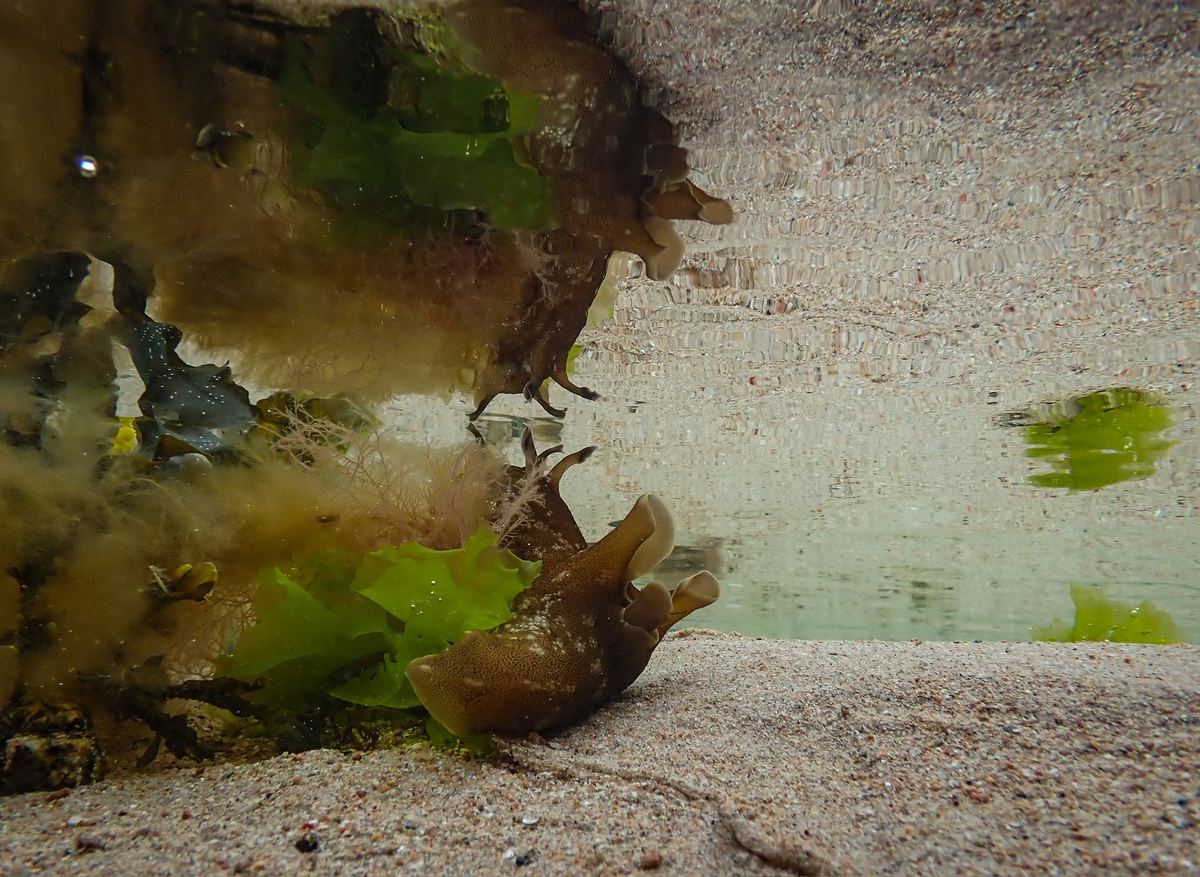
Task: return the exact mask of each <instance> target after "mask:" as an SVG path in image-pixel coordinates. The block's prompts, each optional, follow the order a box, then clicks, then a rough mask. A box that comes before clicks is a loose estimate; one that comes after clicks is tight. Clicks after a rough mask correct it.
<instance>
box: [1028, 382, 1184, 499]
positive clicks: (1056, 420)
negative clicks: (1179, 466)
mask: <svg viewBox="0 0 1200 877" xmlns="http://www.w3.org/2000/svg"><path fill="white" fill-rule="evenodd" d="M1025 420H1026V422H1029V421H1030V420H1032V421H1033V423H1032V424H1031V425H1029V426H1027V427H1026V428H1025V441H1026V443H1027V444H1028V445H1029V447H1028V448H1026V450H1025V456H1027V457H1034V458H1038V459H1044V460H1046V461H1047V462H1048V463H1049V464H1050V465H1051V467H1052V468H1053V469H1054V470H1055V471H1054V472H1048V473H1039V474H1037V475H1031V476H1030V477H1029V480H1030V482H1031V483H1033V484H1036V485H1037V486H1039V487H1069V488H1071V489H1072V490H1096V489H1098V488H1101V487H1107V486H1108V485H1110V484H1116V483H1118V482H1121V481H1131V480H1136V479H1140V478H1149V477H1150V476H1151V475H1153V474H1154V473H1155V472H1156V471H1158V470H1157V468H1156V464H1157V463H1158V461H1159V460H1160V459H1161V458H1162V457H1163V455H1164V454H1166V452H1167V450H1168V449H1169V448H1170V447H1171V445H1172V444H1173V442H1170V441H1167V440H1166V439H1164V438H1162V432H1163V430H1165V429H1167V428H1168V427H1170V426H1171V425H1172V423H1173V421H1172V420H1171V412H1170V408H1169V407H1168V406H1166V405H1164V404H1162V403H1161V401H1159V400H1158V399H1157V398H1156V397H1154V396H1153V395H1152V394H1150V393H1146V392H1143V391H1141V390H1131V389H1120V388H1118V389H1112V390H1103V391H1101V392H1098V393H1092V394H1090V395H1088V396H1083V397H1082V398H1079V399H1076V400H1073V401H1071V402H1065V403H1058V404H1055V405H1050V406H1045V408H1044V409H1043V410H1039V411H1033V412H1030V413H1029V414H1028V415H1026V418H1025Z"/></svg>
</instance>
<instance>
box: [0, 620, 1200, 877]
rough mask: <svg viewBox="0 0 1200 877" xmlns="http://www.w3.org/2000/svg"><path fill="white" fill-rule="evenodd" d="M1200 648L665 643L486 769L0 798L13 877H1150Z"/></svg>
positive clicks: (1175, 808)
mask: <svg viewBox="0 0 1200 877" xmlns="http://www.w3.org/2000/svg"><path fill="white" fill-rule="evenodd" d="M1197 680H1200V649H1196V648H1194V647H1191V646H1174V647H1153V646H1134V645H1114V644H1079V645H1070V644H1049V643H1036V644H1031V643H915V642H914V643H883V642H794V641H781V640H756V639H749V638H743V637H739V636H737V635H731V634H716V633H712V632H708V631H703V630H688V631H683V632H682V633H680V634H673V635H671V636H670V637H669V638H668V639H667V640H666V641H665V642H664V643H663V645H662V646H661V647H660V649H659V651H658V653H656V655H655V659H654V661H653V662H652V663H651V666H650V668H649V669H648V670H647V671H646V673H645V674H644V676H643V677H642V679H641V680H639V681H638V682H637V683H636V684H635V685H634V686H633V687H632V688H631V689H630V690H629V691H628V692H627V693H626V695H625V696H624V697H623V698H622V699H621V700H619V701H618V702H616V703H614V704H612V705H610V706H609V707H608V708H607V709H605V710H603V711H601V712H600V713H598V714H597V715H595V716H594V717H593V718H592V719H591V720H589V721H587V722H585V723H584V724H582V725H580V726H579V727H576V728H573V729H570V730H568V731H565V732H563V733H560V734H557V735H554V736H550V737H547V738H531V739H522V740H516V741H508V742H505V743H503V744H502V746H501V747H500V749H499V750H498V752H497V753H496V754H494V755H493V756H491V757H490V758H488V759H477V760H464V759H462V758H458V757H454V756H451V755H446V754H441V753H436V752H432V751H430V750H429V749H427V748H412V749H396V750H390V751H378V752H370V753H361V754H360V753H343V752H334V751H328V750H321V751H315V752H308V753H304V754H302V755H294V756H291V755H288V756H280V757H277V758H273V759H270V760H268V761H264V762H260V763H256V764H209V765H204V766H201V767H194V766H181V767H178V768H173V769H166V770H163V769H158V770H151V771H149V772H143V773H128V772H123V773H120V774H118V775H116V776H112V777H110V778H109V779H108V780H106V781H104V782H101V783H99V784H97V785H95V786H91V787H87V788H81V789H77V790H75V791H72V792H70V793H69V794H66V795H61V794H49V795H48V794H46V793H37V794H28V795H19V796H13V797H9V798H3V799H0V872H3V873H6V874H10V875H14V877H15V875H32V874H113V875H116V874H139V875H141V874H145V875H157V874H163V875H175V877H180V875H185V874H187V875H191V874H197V875H199V874H217V873H239V874H292V873H320V874H339V875H347V877H350V875H376V874H379V875H382V874H405V873H414V874H438V875H448V874H529V875H537V874H546V875H581V874H595V875H600V874H632V873H637V872H639V871H643V870H644V871H652V870H653V871H658V872H661V873H663V874H688V875H725V874H728V875H735V874H736V875H742V874H788V873H800V874H859V873H861V874H912V875H918V874H919V875H928V874H1023V873H1038V874H1143V873H1144V874H1153V873H1188V872H1193V871H1195V869H1196V867H1197V865H1198V864H1200V846H1198V845H1200V828H1198V826H1197V824H1198V822H1200V683H1198V682H1197Z"/></svg>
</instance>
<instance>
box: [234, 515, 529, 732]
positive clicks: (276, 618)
mask: <svg viewBox="0 0 1200 877" xmlns="http://www.w3.org/2000/svg"><path fill="white" fill-rule="evenodd" d="M495 541H496V537H495V534H493V533H491V532H490V531H489V530H488V529H487V528H486V527H481V528H480V529H479V530H478V531H477V532H476V533H475V535H473V536H472V537H471V538H470V539H468V540H467V543H466V545H464V546H463V547H462V548H458V549H454V550H450V551H435V550H433V549H430V548H425V547H424V546H422V545H418V544H417V543H415V542H406V543H404V544H402V545H395V546H389V547H386V548H382V549H380V550H379V551H374V552H371V553H369V554H366V555H363V554H356V553H354V552H350V551H346V550H344V549H333V550H330V551H326V552H323V553H322V554H319V555H317V556H315V557H313V558H312V559H311V560H309V561H307V562H306V563H304V564H303V565H302V566H301V568H300V569H299V570H297V571H295V572H293V573H292V574H290V575H289V574H288V573H285V572H284V571H283V570H280V569H274V570H271V571H269V572H266V573H264V574H263V575H262V576H260V578H259V581H258V592H257V597H256V600H255V607H254V608H255V614H256V616H257V618H258V621H257V623H256V624H255V625H254V626H253V627H250V628H249V629H247V630H246V631H244V632H243V633H242V634H241V635H240V636H239V637H238V640H237V643H236V645H235V647H234V648H233V650H232V652H231V653H230V654H228V655H226V656H224V657H223V658H222V659H221V660H220V662H219V663H218V667H217V672H218V675H221V676H228V677H233V678H237V679H243V680H247V681H250V680H259V681H260V682H261V683H262V684H263V689H262V691H261V697H262V698H263V699H265V700H268V701H270V702H273V703H274V704H276V705H279V706H283V707H284V708H285V709H303V708H304V706H305V704H306V702H308V701H310V700H311V699H312V698H314V697H316V696H319V695H330V696H332V697H335V698H337V699H339V700H342V701H345V702H347V703H352V704H358V705H361V706H381V707H388V708H393V709H408V708H412V707H418V706H420V705H421V702H420V700H419V699H418V698H417V695H416V693H415V692H414V691H413V689H412V685H411V684H410V683H409V681H408V679H407V678H406V677H405V675H404V669H405V668H406V667H407V666H408V663H409V662H410V661H412V660H414V659H416V658H420V657H424V656H425V655H431V654H434V653H436V652H441V651H444V650H445V649H447V648H448V647H449V646H450V645H452V644H453V643H455V642H457V641H458V640H459V639H460V638H461V637H462V636H463V635H464V634H465V633H467V632H468V631H471V630H490V629H491V628H493V627H495V626H497V625H498V624H501V623H503V622H505V621H507V620H508V619H509V618H511V617H512V612H511V608H510V607H511V605H512V601H513V599H514V598H515V597H516V596H517V594H519V593H520V592H521V591H523V590H525V589H526V588H528V587H529V585H530V584H531V583H532V582H533V579H534V577H535V576H536V575H537V573H538V571H539V569H540V568H541V564H540V563H537V562H528V561H524V560H521V559H520V558H518V557H517V556H516V555H514V554H513V553H512V552H510V551H508V550H505V549H501V548H498V547H497V546H496V544H495Z"/></svg>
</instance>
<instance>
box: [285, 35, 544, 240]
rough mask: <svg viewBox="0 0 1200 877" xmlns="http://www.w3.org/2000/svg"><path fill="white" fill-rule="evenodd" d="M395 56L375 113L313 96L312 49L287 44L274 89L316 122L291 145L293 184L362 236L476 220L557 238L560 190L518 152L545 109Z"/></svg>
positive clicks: (325, 95) (417, 59)
mask: <svg viewBox="0 0 1200 877" xmlns="http://www.w3.org/2000/svg"><path fill="white" fill-rule="evenodd" d="M392 54H393V56H394V60H395V64H394V65H393V66H392V67H391V68H390V73H389V78H388V81H387V83H386V87H387V90H388V93H389V95H390V99H389V103H386V104H383V105H380V106H369V101H365V100H361V99H358V96H357V95H354V94H353V93H349V94H343V95H335V94H333V93H331V92H330V91H326V90H325V89H323V88H322V87H320V86H319V85H317V84H316V83H315V82H314V81H313V78H312V76H311V75H310V73H309V71H308V70H307V69H306V68H305V59H306V57H307V56H308V55H309V51H308V49H307V47H306V46H305V45H304V43H303V42H301V41H300V39H299V38H297V37H288V38H287V39H286V40H285V53H284V62H283V68H282V71H281V72H280V75H279V78H278V80H277V83H278V85H279V86H280V87H281V88H282V90H283V94H284V98H285V100H286V102H287V103H288V104H289V105H290V106H292V107H294V108H295V109H297V110H299V111H301V112H302V113H304V114H306V115H308V116H310V117H311V118H312V120H313V122H314V124H313V125H311V126H310V127H308V128H307V129H306V130H304V131H303V133H302V135H301V136H299V137H297V138H294V140H293V142H292V144H291V149H290V155H291V161H292V167H291V172H290V178H291V181H292V183H293V184H295V185H297V186H300V187H303V188H308V189H312V190H314V191H316V192H318V193H320V195H321V196H323V197H324V198H325V199H326V201H327V202H328V203H329V204H331V205H332V206H334V207H336V208H337V209H338V210H340V211H342V212H343V213H344V214H347V222H349V223H350V224H351V225H352V226H359V227H360V228H361V229H362V230H368V229H371V228H374V229H375V230H377V231H384V232H394V231H406V230H412V229H413V228H414V227H419V226H422V225H425V226H428V225H430V222H431V220H433V219H435V218H436V217H435V216H431V215H430V212H431V211H446V212H454V211H476V212H478V213H479V214H481V215H482V216H483V217H484V218H485V219H486V222H487V224H488V225H490V226H491V227H494V228H502V229H535V230H543V229H549V228H553V227H554V226H555V221H554V209H553V198H554V192H553V184H552V181H551V180H550V179H549V178H548V177H544V176H542V175H541V174H540V173H539V172H538V170H537V168H535V167H534V166H533V165H532V164H530V163H529V162H528V161H526V160H525V159H524V145H523V140H522V138H523V137H524V136H525V135H527V134H529V133H530V132H532V131H533V130H535V129H536V128H537V126H538V106H539V104H540V102H541V99H540V98H539V97H537V96H536V95H527V94H520V93H517V92H512V91H509V90H507V89H505V88H504V87H503V86H502V85H501V84H500V83H498V82H495V81H493V80H491V79H488V78H486V77H482V76H479V75H476V74H471V73H467V72H459V71H456V70H453V69H450V68H449V67H447V66H444V65H442V64H439V63H438V62H437V61H435V60H434V59H433V58H431V57H429V56H425V55H421V54H418V53H415V52H404V51H401V50H398V49H396V50H393V51H392Z"/></svg>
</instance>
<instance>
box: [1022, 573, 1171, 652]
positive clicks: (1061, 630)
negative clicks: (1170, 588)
mask: <svg viewBox="0 0 1200 877" xmlns="http://www.w3.org/2000/svg"><path fill="white" fill-rule="evenodd" d="M1071 600H1072V602H1074V604H1075V623H1074V624H1068V623H1067V622H1066V621H1063V620H1062V619H1061V618H1056V619H1054V621H1052V622H1050V624H1048V625H1047V626H1046V627H1035V628H1033V630H1032V631H1031V634H1032V636H1033V638H1034V639H1035V640H1043V641H1047V642H1059V643H1061V642H1067V643H1076V642H1113V643H1153V644H1157V645H1166V644H1169V643H1182V642H1187V640H1186V639H1185V637H1184V635H1183V631H1182V630H1181V629H1180V628H1179V625H1177V624H1176V623H1175V619H1174V618H1172V617H1171V615H1170V613H1168V612H1164V611H1163V610H1162V609H1159V608H1158V607H1157V606H1155V605H1154V604H1153V603H1151V602H1150V601H1149V600H1147V601H1145V602H1143V603H1140V604H1138V605H1137V606H1130V605H1129V604H1128V603H1122V602H1120V601H1119V600H1112V599H1109V598H1108V597H1107V596H1105V594H1104V589H1103V588H1088V587H1084V586H1083V585H1077V584H1075V583H1074V582H1072V583H1071Z"/></svg>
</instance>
